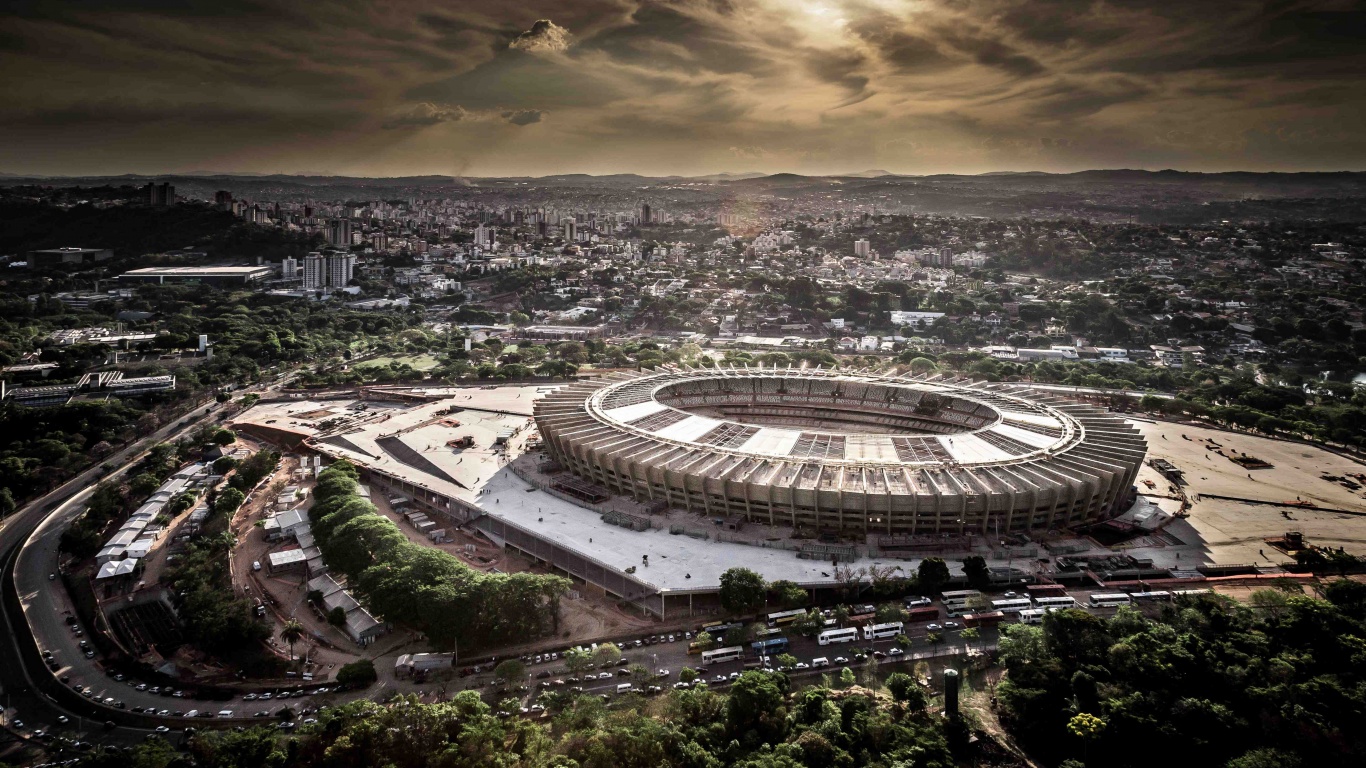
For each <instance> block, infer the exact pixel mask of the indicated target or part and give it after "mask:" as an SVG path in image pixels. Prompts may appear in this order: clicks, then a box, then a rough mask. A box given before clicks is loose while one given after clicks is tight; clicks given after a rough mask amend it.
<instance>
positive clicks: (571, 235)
mask: <svg viewBox="0 0 1366 768" xmlns="http://www.w3.org/2000/svg"><path fill="white" fill-rule="evenodd" d="M578 239H579V227H578V224H576V223H575V221H574V220H573V219H565V220H564V241H565V242H566V243H572V242H575V241H577V240H578Z"/></svg>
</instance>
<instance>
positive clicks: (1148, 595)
mask: <svg viewBox="0 0 1366 768" xmlns="http://www.w3.org/2000/svg"><path fill="white" fill-rule="evenodd" d="M1129 597H1130V598H1132V599H1133V601H1134V602H1135V603H1170V602H1171V601H1172V593H1170V592H1166V591H1157V592H1131V593H1129Z"/></svg>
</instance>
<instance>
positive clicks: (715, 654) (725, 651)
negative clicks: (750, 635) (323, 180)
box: [702, 645, 745, 667]
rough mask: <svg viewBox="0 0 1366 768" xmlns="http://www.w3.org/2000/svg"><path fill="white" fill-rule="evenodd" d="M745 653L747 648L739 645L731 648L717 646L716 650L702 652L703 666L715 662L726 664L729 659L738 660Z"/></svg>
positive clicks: (708, 665)
mask: <svg viewBox="0 0 1366 768" xmlns="http://www.w3.org/2000/svg"><path fill="white" fill-rule="evenodd" d="M744 655H745V649H744V648H741V647H740V646H738V645H733V646H731V647H729V648H717V649H716V650H714V651H703V652H702V666H704V667H710V666H711V665H713V664H724V663H725V662H727V661H736V660H738V659H739V658H740V657H741V656H744Z"/></svg>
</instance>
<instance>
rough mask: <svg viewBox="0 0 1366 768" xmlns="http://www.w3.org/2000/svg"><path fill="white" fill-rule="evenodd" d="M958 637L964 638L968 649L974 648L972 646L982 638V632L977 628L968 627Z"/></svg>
mask: <svg viewBox="0 0 1366 768" xmlns="http://www.w3.org/2000/svg"><path fill="white" fill-rule="evenodd" d="M958 636H959V637H961V638H963V644H964V645H966V646H967V647H968V648H972V644H973V643H975V642H977V640H978V639H980V638H981V637H982V630H980V629H978V628H977V627H967V628H966V629H964V630H963V631H962V632H959V633H958Z"/></svg>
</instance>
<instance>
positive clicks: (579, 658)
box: [564, 632, 706, 675]
mask: <svg viewBox="0 0 1366 768" xmlns="http://www.w3.org/2000/svg"><path fill="white" fill-rule="evenodd" d="M703 634H706V633H705V632H704V633H703ZM564 667H565V669H567V670H569V671H570V672H572V673H574V674H576V675H577V674H579V673H582V672H587V671H588V670H590V669H592V668H593V657H592V655H590V654H589V653H588V651H586V650H584V649H582V648H570V649H569V650H567V651H565V652H564Z"/></svg>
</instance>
